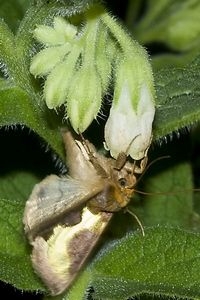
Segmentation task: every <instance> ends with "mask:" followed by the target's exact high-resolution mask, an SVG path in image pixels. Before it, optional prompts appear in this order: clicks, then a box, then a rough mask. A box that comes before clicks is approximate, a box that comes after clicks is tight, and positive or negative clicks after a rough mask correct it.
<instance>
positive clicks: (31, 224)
mask: <svg viewBox="0 0 200 300" xmlns="http://www.w3.org/2000/svg"><path fill="white" fill-rule="evenodd" d="M62 135H63V141H64V145H65V149H66V157H67V165H68V167H69V175H68V176H67V177H59V176H56V175H50V176H48V177H47V178H45V179H44V180H43V181H41V182H40V183H39V184H37V185H36V186H35V187H34V188H33V191H32V193H31V195H30V197H29V199H28V200H27V202H26V207H25V211H24V218H23V222H24V225H25V233H26V235H27V236H28V238H29V241H30V243H31V244H32V246H33V252H32V263H33V267H34V269H35V271H36V272H37V273H38V275H39V276H40V277H41V278H42V280H43V281H44V283H45V284H46V286H47V287H48V288H49V290H50V291H51V293H52V295H57V294H60V293H62V292H63V291H64V290H65V289H67V288H68V287H69V286H70V285H71V283H72V281H73V280H74V278H75V277H76V275H77V273H78V272H79V270H80V268H81V267H82V265H83V263H84V262H85V260H86V259H87V257H88V256H89V254H90V252H91V251H92V249H93V247H94V246H95V244H96V243H97V241H98V239H99V237H100V235H101V234H102V232H103V230H104V228H105V227H106V225H107V223H108V222H109V220H110V218H111V216H112V213H113V212H115V211H118V210H120V209H121V208H123V207H125V206H126V205H127V204H128V203H129V201H130V199H131V197H132V195H133V193H134V186H135V183H136V177H135V173H137V172H138V171H136V166H135V164H134V163H130V162H129V161H125V162H124V163H123V166H122V167H121V168H118V167H116V161H115V160H114V159H112V158H107V157H105V156H104V155H102V154H99V153H98V152H97V151H96V149H95V147H94V146H93V145H92V144H91V143H89V142H88V141H85V140H84V141H82V140H81V139H80V137H78V136H77V138H74V136H73V135H72V133H71V132H70V131H63V132H62ZM138 173H139V172H138ZM52 230H53V232H52Z"/></svg>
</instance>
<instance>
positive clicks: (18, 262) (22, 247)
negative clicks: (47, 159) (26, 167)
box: [0, 172, 44, 291]
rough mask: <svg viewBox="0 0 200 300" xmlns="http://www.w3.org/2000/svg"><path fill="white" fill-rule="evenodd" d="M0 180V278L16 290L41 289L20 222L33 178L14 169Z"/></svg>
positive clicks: (34, 180)
mask: <svg viewBox="0 0 200 300" xmlns="http://www.w3.org/2000/svg"><path fill="white" fill-rule="evenodd" d="M0 180H1V189H0V264H1V268H0V279H1V280H3V281H5V282H9V283H10V284H12V285H14V286H15V287H17V288H19V289H24V290H30V289H33V290H37V289H40V290H43V291H44V287H43V285H42V283H41V281H40V280H39V278H38V277H37V276H36V274H35V273H34V271H33V268H32V265H31V260H30V253H31V249H30V246H29V245H28V242H27V241H26V239H25V235H24V232H23V224H22V218H23V211H24V205H25V201H26V200H27V198H28V194H29V191H30V187H31V186H33V185H34V184H35V183H36V178H35V177H34V176H33V175H31V174H29V173H26V172H21V173H20V172H18V173H10V174H9V175H7V176H4V177H3V178H2V177H1V178H0Z"/></svg>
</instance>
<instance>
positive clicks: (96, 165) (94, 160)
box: [80, 133, 108, 178]
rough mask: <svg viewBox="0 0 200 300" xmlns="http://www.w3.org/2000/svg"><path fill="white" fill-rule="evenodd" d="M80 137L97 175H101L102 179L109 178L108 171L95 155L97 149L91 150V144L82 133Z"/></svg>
mask: <svg viewBox="0 0 200 300" xmlns="http://www.w3.org/2000/svg"><path fill="white" fill-rule="evenodd" d="M80 137H81V142H82V145H83V147H84V149H85V151H86V153H87V155H88V159H89V161H90V162H91V163H92V165H93V166H94V168H95V170H96V172H97V174H98V175H100V176H101V177H102V178H107V177H108V173H107V172H106V170H105V169H104V168H103V166H102V165H101V163H100V162H99V160H98V157H97V156H96V155H95V149H92V148H91V144H90V142H89V141H88V140H86V139H85V138H84V136H83V135H82V134H81V133H80Z"/></svg>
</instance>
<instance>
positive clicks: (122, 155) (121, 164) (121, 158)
mask: <svg viewBox="0 0 200 300" xmlns="http://www.w3.org/2000/svg"><path fill="white" fill-rule="evenodd" d="M126 160H127V154H126V153H125V152H121V153H119V155H118V157H117V159H116V163H115V169H116V170H118V171H120V170H121V169H122V168H123V167H124V165H125V163H126Z"/></svg>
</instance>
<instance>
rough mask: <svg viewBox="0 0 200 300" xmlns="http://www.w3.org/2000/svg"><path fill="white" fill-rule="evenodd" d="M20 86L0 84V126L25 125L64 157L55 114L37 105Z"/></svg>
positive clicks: (6, 83) (3, 82)
mask: <svg viewBox="0 0 200 300" xmlns="http://www.w3.org/2000/svg"><path fill="white" fill-rule="evenodd" d="M33 100H34V99H31V98H30V96H29V95H28V94H27V93H26V92H25V91H24V90H23V89H21V88H19V87H16V86H14V85H12V84H9V82H8V81H2V82H1V84H0V126H9V125H16V124H21V125H26V126H27V127H29V128H31V129H32V130H34V131H35V132H37V134H38V135H40V136H41V137H42V138H43V139H44V140H45V141H47V142H48V143H49V145H50V146H51V147H52V149H54V151H55V152H57V153H58V154H59V155H60V156H61V157H64V149H63V145H62V140H61V135H60V132H59V129H58V127H56V124H57V126H58V122H57V121H56V116H55V114H53V113H51V112H49V111H47V110H45V109H44V108H43V107H42V105H40V106H39V105H38V104H37V103H36V101H35V103H34V102H33Z"/></svg>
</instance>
